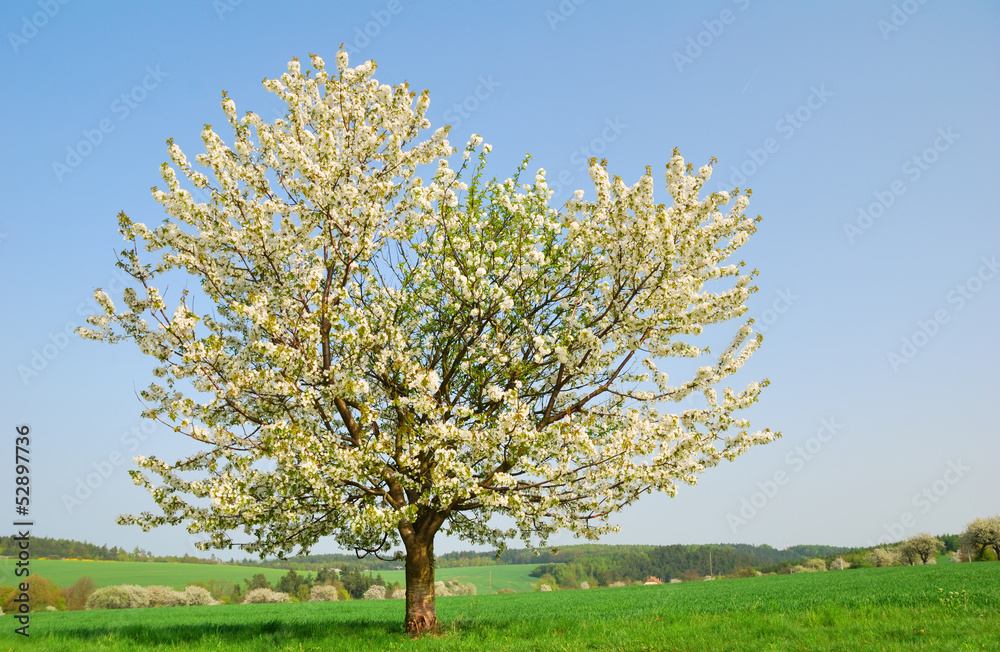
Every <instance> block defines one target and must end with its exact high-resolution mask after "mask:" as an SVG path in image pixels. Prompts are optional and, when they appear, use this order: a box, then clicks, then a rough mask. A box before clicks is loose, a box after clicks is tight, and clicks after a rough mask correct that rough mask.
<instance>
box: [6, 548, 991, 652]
mask: <svg viewBox="0 0 1000 652" xmlns="http://www.w3.org/2000/svg"><path fill="white" fill-rule="evenodd" d="M455 570H464V569H455ZM403 608H404V605H403V601H402V600H385V601H370V602H369V601H351V602H332V603H298V604H296V603H292V604H280V605H224V606H217V607H173V608H162V609H141V610H117V611H83V612H58V613H39V614H36V615H34V616H33V618H32V621H31V633H32V635H31V637H30V639H22V638H21V637H18V636H16V635H15V634H14V633H13V629H14V627H15V621H14V620H13V619H12V618H11V616H10V615H7V616H3V617H2V618H0V623H2V625H3V627H2V630H0V649H5V650H13V649H18V650H38V651H41V650H46V651H48V650H51V651H59V652H90V651H91V650H94V651H98V650H107V651H120V650H121V651H124V650H128V651H135V650H153V649H155V650H160V651H166V650H196V651H208V650H227V651H228V650H237V651H247V652H249V651H257V650H259V651H262V652H263V651H267V652H275V651H279V650H288V651H291V650H299V651H309V650H316V651H319V650H477V651H480V650H627V651H630V652H631V651H639V650H810V651H821V650H831V651H832V650H891V651H894V650H1000V563H989V562H987V563H978V564H941V565H939V566H917V567H900V568H871V569H859V570H848V571H839V572H826V573H812V574H798V575H780V576H771V577H759V578H751V579H742V580H717V581H714V582H692V583H688V584H668V585H662V586H636V587H626V588H618V589H595V590H590V591H558V592H553V593H519V594H514V595H492V596H477V597H462V598H442V599H440V600H438V614H439V617H440V620H441V624H442V629H443V632H442V633H441V634H440V635H437V636H430V637H425V638H423V639H420V640H417V641H411V640H409V639H407V638H406V637H405V636H404V635H403V634H402V618H403Z"/></svg>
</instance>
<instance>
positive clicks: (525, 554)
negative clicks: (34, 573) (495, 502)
mask: <svg viewBox="0 0 1000 652" xmlns="http://www.w3.org/2000/svg"><path fill="white" fill-rule="evenodd" d="M845 551H847V548H839V547H836V546H823V545H799V546H792V547H790V548H786V549H785V550H778V549H776V548H773V547H771V546H769V545H760V546H755V545H750V544H742V543H738V544H704V545H668V546H649V545H604V544H579V545H570V546H561V547H558V548H556V549H546V550H539V551H538V552H537V553H536V552H535V551H532V550H527V549H523V548H522V549H514V550H505V551H504V552H503V553H502V554H501V555H500V557H499V559H498V558H497V557H496V555H495V553H493V552H480V551H471V550H469V551H457V552H449V553H445V554H442V555H439V556H438V558H437V563H436V566H437V567H438V568H465V567H478V566H496V565H511V564H532V565H539V564H577V565H580V566H581V568H582V567H583V566H586V567H587V568H588V569H589V570H588V573H589V574H590V575H592V576H596V573H597V572H598V571H599V570H601V569H605V570H606V571H607V573H612V574H613V575H614V576H615V577H614V580H619V579H633V580H635V579H643V578H645V577H648V576H649V575H655V576H657V577H660V578H661V579H667V578H670V577H675V576H679V575H680V574H681V573H683V572H684V571H685V570H688V569H694V570H697V571H698V572H700V573H702V574H705V575H707V574H708V573H709V570H710V569H711V571H712V572H713V573H714V574H716V575H719V574H728V573H732V572H733V571H735V570H736V569H737V568H745V567H754V568H760V567H769V566H783V565H790V564H792V563H794V562H797V561H801V560H803V559H808V558H810V557H828V556H830V555H836V554H840V553H842V552H845ZM0 554H2V555H4V556H9V557H13V556H16V555H17V547H16V545H15V543H14V541H13V538H12V537H0ZM31 555H32V557H34V558H36V559H37V558H39V557H47V558H51V559H93V560H102V561H103V560H106V561H150V562H185V563H201V564H220V563H223V562H222V561H221V560H219V559H217V558H214V557H213V558H212V559H204V558H201V557H193V556H191V555H183V556H156V555H153V554H151V553H149V552H148V551H144V550H142V549H140V548H135V549H134V550H132V551H131V552H130V551H127V550H125V549H124V548H119V547H117V546H113V547H110V548H109V547H108V546H106V545H100V546H99V545H97V544H92V543H87V542H81V541H74V540H71V539H52V538H48V537H32V540H31ZM229 563H230V564H239V565H242V566H253V567H260V568H276V569H291V568H294V569H296V570H304V571H316V570H319V569H320V568H324V567H337V568H358V569H363V570H373V571H391V570H397V569H399V568H401V567H402V565H403V562H402V561H401V560H381V559H378V558H376V557H374V556H371V555H369V556H367V557H365V558H362V559H359V558H358V557H357V556H356V555H352V554H343V553H338V554H324V555H303V556H297V557H290V558H287V559H280V560H279V559H268V560H262V561H260V560H247V561H236V560H230V561H229ZM611 569H615V570H613V571H612V570H611Z"/></svg>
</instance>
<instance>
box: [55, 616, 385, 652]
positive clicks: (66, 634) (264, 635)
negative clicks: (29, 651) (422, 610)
mask: <svg viewBox="0 0 1000 652" xmlns="http://www.w3.org/2000/svg"><path fill="white" fill-rule="evenodd" d="M403 635H404V634H403V626H402V623H399V625H398V626H397V625H390V624H389V623H387V622H372V621H371V620H365V619H360V618H359V619H353V620H337V621H335V622H322V621H320V622H316V621H314V622H295V621H294V620H282V619H280V618H273V619H268V620H262V621H255V622H249V623H200V624H194V623H191V624H183V625H177V624H169V625H168V624H164V625H158V624H148V625H143V624H129V625H121V626H112V627H108V626H106V625H105V626H93V627H76V628H66V629H60V630H59V632H58V634H57V636H58V637H60V638H68V639H76V640H80V641H87V640H95V639H103V640H107V639H108V638H111V639H115V640H122V641H131V642H133V643H136V644H138V645H142V646H147V645H150V646H152V645H178V644H184V643H196V642H198V641H203V640H209V639H211V640H214V641H220V640H221V641H233V642H246V641H250V640H265V641H273V642H275V643H279V642H284V641H289V640H311V639H325V638H330V637H338V638H340V637H343V638H358V639H362V640H364V639H370V640H377V639H380V638H384V637H402V636H403Z"/></svg>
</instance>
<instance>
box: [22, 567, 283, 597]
mask: <svg viewBox="0 0 1000 652" xmlns="http://www.w3.org/2000/svg"><path fill="white" fill-rule="evenodd" d="M5 561H7V560H5ZM31 572H32V573H37V574H38V575H41V576H42V577H44V578H46V579H49V580H52V581H53V582H55V583H56V584H58V585H59V587H60V588H66V587H67V586H69V585H71V584H73V583H74V582H76V581H77V580H78V579H80V578H81V577H83V576H84V575H86V576H88V577H90V579H92V580H94V586H97V587H102V586H111V585H113V584H138V585H139V586H151V585H154V584H159V585H162V586H170V587H173V588H174V589H179V590H184V587H185V586H186V585H187V584H189V583H190V582H205V581H208V580H210V579H212V578H215V579H217V580H229V581H230V582H233V583H234V584H237V583H239V584H242V582H243V580H244V578H246V579H249V578H251V577H253V576H254V575H255V574H257V573H263V574H264V575H265V577H267V579H268V581H270V582H271V583H272V584H273V583H275V582H277V581H278V579H279V578H280V577H281V576H282V575H284V574H285V573H287V572H288V571H286V570H282V569H279V568H256V567H254V566H230V565H229V564H184V563H162V564H161V563H154V562H144V561H76V560H60V559H32V560H31ZM7 583H11V582H7Z"/></svg>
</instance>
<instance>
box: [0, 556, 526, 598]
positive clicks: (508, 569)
mask: <svg viewBox="0 0 1000 652" xmlns="http://www.w3.org/2000/svg"><path fill="white" fill-rule="evenodd" d="M4 562H5V563H7V562H11V560H4ZM532 568H535V565H534V564H519V565H513V564H512V565H508V566H474V567H468V568H442V569H440V570H438V572H437V578H438V579H439V580H450V579H458V580H461V581H463V582H472V583H473V584H475V585H476V589H478V591H479V593H480V594H488V593H489V590H490V585H491V582H490V578H491V575H492V586H493V592H494V593H495V592H496V591H499V590H500V589H513V590H515V591H518V592H522V591H532V590H534V587H533V585H532V583H533V582H535V581H536V578H534V577H529V576H528V573H529V572H530V571H531V569H532ZM7 570H8V571H10V572H7V573H4V574H3V576H4V577H7V578H8V579H6V580H2V581H0V585H3V584H8V585H11V584H13V583H14V581H13V572H12V570H11V569H7ZM31 572H32V573H37V574H39V575H41V576H42V577H45V578H47V579H50V580H52V581H53V582H55V583H56V584H58V585H59V587H60V588H66V587H67V586H70V585H71V584H73V583H74V582H76V581H77V580H78V579H80V578H81V577H83V576H84V575H87V576H89V577H90V579H92V580H94V586H98V587H101V586H111V585H113V584H138V585H139V586H150V585H153V584H159V585H163V586H170V587H173V588H175V589H181V590H182V589H183V588H184V586H185V585H187V584H188V583H189V582H204V581H207V580H209V579H212V578H215V579H217V580H229V581H230V582H233V583H234V584H239V583H242V582H243V579H244V578H247V579H249V578H250V577H252V576H253V575H254V574H255V573H263V574H264V575H265V577H267V579H268V581H270V582H271V583H272V584H274V583H275V582H277V581H278V579H279V578H280V577H281V576H282V575H284V574H285V573H287V572H288V571H286V570H283V569H278V568H257V567H254V566H230V565H228V564H219V565H216V564H183V563H171V564H157V563H150V562H137V561H62V560H54V559H35V560H32V562H31ZM380 572H381V573H382V577H383V579H385V580H386V581H387V582H390V583H391V582H399V583H400V584H403V583H404V582H403V578H404V572H403V571H401V570H400V571H380ZM373 574H374V573H373Z"/></svg>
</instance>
